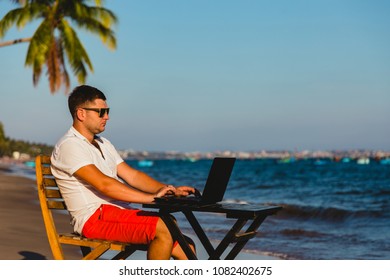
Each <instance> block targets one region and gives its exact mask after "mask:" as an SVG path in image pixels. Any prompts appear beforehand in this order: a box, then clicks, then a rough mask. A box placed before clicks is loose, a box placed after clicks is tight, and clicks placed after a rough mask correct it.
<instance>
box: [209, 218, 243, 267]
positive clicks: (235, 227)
mask: <svg viewBox="0 0 390 280" xmlns="http://www.w3.org/2000/svg"><path fill="white" fill-rule="evenodd" d="M247 221H248V219H238V220H237V221H236V223H235V224H234V225H233V227H232V228H231V229H230V230H229V232H228V233H227V234H226V236H225V237H224V239H222V241H221V243H219V245H218V247H217V248H216V249H215V251H214V253H213V254H212V255H210V259H211V260H219V259H220V257H221V255H222V254H223V252H224V251H225V250H226V248H227V247H228V246H229V244H230V243H232V240H234V238H235V236H236V234H237V232H239V231H240V230H241V229H242V227H243V226H244V225H245V224H246V222H247Z"/></svg>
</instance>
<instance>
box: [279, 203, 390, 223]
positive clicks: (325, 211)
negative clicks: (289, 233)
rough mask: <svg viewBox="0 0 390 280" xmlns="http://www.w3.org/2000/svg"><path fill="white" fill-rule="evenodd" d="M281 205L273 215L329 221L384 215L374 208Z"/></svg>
mask: <svg viewBox="0 0 390 280" xmlns="http://www.w3.org/2000/svg"><path fill="white" fill-rule="evenodd" d="M279 205H280V206H282V207H283V209H282V210H281V211H279V212H278V213H277V214H276V216H275V217H277V218H285V219H289V218H295V219H320V220H326V221H330V222H342V221H345V220H346V219H349V218H369V217H374V218H380V217H382V216H384V215H385V213H384V212H382V211H379V210H378V211H375V210H347V209H342V208H336V207H315V206H301V205H290V204H279Z"/></svg>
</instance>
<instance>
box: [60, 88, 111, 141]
mask: <svg viewBox="0 0 390 280" xmlns="http://www.w3.org/2000/svg"><path fill="white" fill-rule="evenodd" d="M68 105H69V111H70V113H71V115H72V118H73V126H74V127H75V128H76V129H77V130H78V131H79V132H80V133H82V134H83V135H84V136H86V137H87V138H88V139H89V138H91V139H93V138H92V137H93V135H96V134H99V133H101V132H103V131H104V130H105V127H106V124H107V121H108V120H109V116H108V112H109V108H108V106H107V103H106V97H105V96H104V94H103V93H102V92H101V91H100V90H98V89H97V88H94V87H91V86H87V85H82V86H78V87H76V88H75V89H74V90H73V91H72V92H71V94H70V95H69V99H68Z"/></svg>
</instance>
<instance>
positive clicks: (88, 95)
mask: <svg viewBox="0 0 390 280" xmlns="http://www.w3.org/2000/svg"><path fill="white" fill-rule="evenodd" d="M96 99H102V100H106V96H105V95H104V93H103V92H101V91H100V90H98V89H97V88H94V87H91V86H88V85H81V86H78V87H76V88H74V89H73V91H72V92H71V93H70V95H69V98H68V106H69V111H70V114H71V115H72V117H74V116H75V114H76V111H77V109H78V108H80V107H81V106H84V105H85V103H87V102H93V101H95V100H96Z"/></svg>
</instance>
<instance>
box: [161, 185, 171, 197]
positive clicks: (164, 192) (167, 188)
mask: <svg viewBox="0 0 390 280" xmlns="http://www.w3.org/2000/svg"><path fill="white" fill-rule="evenodd" d="M175 194H176V188H175V187H174V186H172V185H166V186H164V187H162V188H161V189H159V190H158V191H157V193H156V197H163V196H164V195H175Z"/></svg>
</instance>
